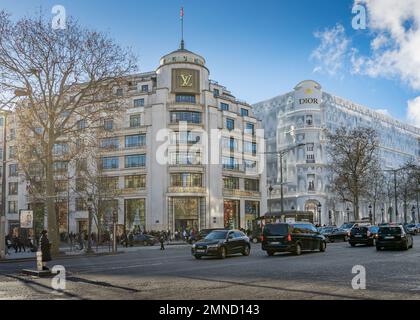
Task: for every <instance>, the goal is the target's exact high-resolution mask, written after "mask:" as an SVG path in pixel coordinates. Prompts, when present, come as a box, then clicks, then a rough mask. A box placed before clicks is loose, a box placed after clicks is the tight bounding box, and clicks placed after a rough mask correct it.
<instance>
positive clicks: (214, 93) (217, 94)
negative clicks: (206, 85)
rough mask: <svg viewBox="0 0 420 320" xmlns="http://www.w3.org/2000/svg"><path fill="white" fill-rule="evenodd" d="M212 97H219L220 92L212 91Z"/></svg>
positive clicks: (217, 90)
mask: <svg viewBox="0 0 420 320" xmlns="http://www.w3.org/2000/svg"><path fill="white" fill-rule="evenodd" d="M213 95H214V96H215V97H218V96H219V95H220V91H219V89H213Z"/></svg>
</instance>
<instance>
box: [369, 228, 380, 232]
mask: <svg viewBox="0 0 420 320" xmlns="http://www.w3.org/2000/svg"><path fill="white" fill-rule="evenodd" d="M378 230H379V227H371V228H370V232H373V233H378Z"/></svg>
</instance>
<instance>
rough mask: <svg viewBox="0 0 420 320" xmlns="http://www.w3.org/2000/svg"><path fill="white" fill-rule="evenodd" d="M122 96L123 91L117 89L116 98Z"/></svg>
mask: <svg viewBox="0 0 420 320" xmlns="http://www.w3.org/2000/svg"><path fill="white" fill-rule="evenodd" d="M123 95H124V90H123V89H117V96H118V97H122V96H123Z"/></svg>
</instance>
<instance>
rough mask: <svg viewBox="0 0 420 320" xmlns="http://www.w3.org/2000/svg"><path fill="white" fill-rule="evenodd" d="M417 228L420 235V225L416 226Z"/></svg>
mask: <svg viewBox="0 0 420 320" xmlns="http://www.w3.org/2000/svg"><path fill="white" fill-rule="evenodd" d="M416 227H417V233H420V223H418V224H416Z"/></svg>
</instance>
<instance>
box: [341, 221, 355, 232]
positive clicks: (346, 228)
mask: <svg viewBox="0 0 420 320" xmlns="http://www.w3.org/2000/svg"><path fill="white" fill-rule="evenodd" d="M355 225H356V223H355V222H347V223H343V224H342V225H341V227H340V229H341V230H344V231H346V232H349V231H350V230H351V228H353V227H354V226H355Z"/></svg>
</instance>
